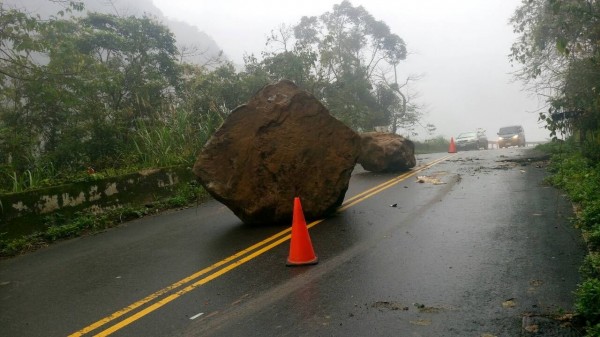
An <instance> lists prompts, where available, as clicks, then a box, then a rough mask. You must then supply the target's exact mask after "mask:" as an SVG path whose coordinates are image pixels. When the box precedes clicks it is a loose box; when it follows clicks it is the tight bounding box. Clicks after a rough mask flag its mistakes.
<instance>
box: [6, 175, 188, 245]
mask: <svg viewBox="0 0 600 337" xmlns="http://www.w3.org/2000/svg"><path fill="white" fill-rule="evenodd" d="M194 180H195V176H194V174H193V173H192V171H191V168H189V167H179V166H178V167H167V168H160V169H152V170H144V171H139V172H136V173H132V174H127V175H122V176H118V177H111V178H106V179H95V178H94V176H93V175H92V176H90V180H89V181H83V182H77V183H73V184H68V185H61V186H53V187H48V188H43V189H38V190H31V191H25V192H20V193H8V194H0V233H1V234H2V235H4V236H5V237H7V238H14V237H19V236H23V235H28V234H32V233H34V232H36V231H42V230H45V229H46V228H47V227H48V225H47V224H46V222H47V221H46V220H47V217H48V216H49V215H51V214H60V215H61V216H70V215H72V214H74V213H75V212H81V211H86V212H93V213H100V212H103V211H104V210H106V209H114V208H118V207H122V206H125V205H145V204H149V203H153V202H156V201H159V200H161V199H164V198H167V197H168V196H171V195H173V194H174V192H175V188H176V187H177V186H178V185H179V184H182V183H188V182H191V181H194Z"/></svg>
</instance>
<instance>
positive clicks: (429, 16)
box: [152, 0, 548, 141]
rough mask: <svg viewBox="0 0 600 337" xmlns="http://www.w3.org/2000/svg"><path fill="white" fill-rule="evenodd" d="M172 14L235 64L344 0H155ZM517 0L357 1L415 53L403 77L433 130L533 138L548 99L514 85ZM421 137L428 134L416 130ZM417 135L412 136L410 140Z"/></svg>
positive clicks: (540, 134)
mask: <svg viewBox="0 0 600 337" xmlns="http://www.w3.org/2000/svg"><path fill="white" fill-rule="evenodd" d="M152 1H153V3H154V4H155V5H156V6H157V7H158V8H159V9H160V10H161V11H162V12H163V13H164V15H166V16H167V17H170V18H175V19H178V20H182V21H185V22H187V23H189V24H192V25H194V26H196V27H198V29H200V30H201V31H203V32H205V33H207V34H208V35H209V36H211V37H212V38H213V39H214V40H215V41H216V43H217V44H218V45H219V46H220V47H221V48H222V49H223V50H224V52H225V54H226V55H227V56H228V57H229V58H230V59H231V60H232V61H234V62H236V63H239V64H242V63H243V56H244V54H246V53H247V54H252V53H254V54H255V55H257V56H258V55H260V52H261V51H263V50H265V41H266V36H267V34H268V33H269V32H270V31H271V30H273V29H275V28H277V27H278V26H279V25H280V24H282V23H285V24H287V25H293V24H296V23H298V22H299V20H300V18H301V17H302V16H313V15H319V14H322V13H324V12H326V11H330V10H331V9H332V8H333V5H334V4H336V3H340V2H341V0H338V1H332V0H318V1H317V0H305V1H303V2H299V1H295V2H283V1H272V0H254V1H245V0H227V1H198V0H152ZM520 2H521V1H520V0H485V1H483V0H460V1H448V0H419V1H417V0H398V1H394V2H392V1H387V0H354V1H351V3H352V4H353V5H354V6H358V5H361V6H363V7H364V8H365V9H366V10H367V11H368V12H369V13H371V14H372V15H373V16H374V17H375V18H376V19H378V20H382V21H384V22H385V23H387V24H388V26H390V28H391V30H392V32H394V33H395V34H397V35H399V36H400V37H402V38H403V39H404V41H405V42H406V44H407V47H408V50H409V52H410V55H409V56H408V58H407V60H406V61H405V62H403V63H402V65H401V67H400V70H401V71H402V73H403V74H404V75H403V76H404V77H406V76H409V75H424V76H423V78H422V79H421V80H419V81H418V82H416V83H414V84H413V85H411V90H412V91H414V92H418V93H419V98H418V102H419V103H420V104H423V105H425V111H426V116H425V121H426V122H430V123H433V124H435V125H436V127H437V130H436V132H435V135H443V136H445V137H448V138H449V137H456V136H457V135H458V133H460V132H463V131H470V130H474V129H475V128H483V129H486V130H487V135H488V138H489V139H490V140H491V139H496V132H497V131H498V129H499V128H500V127H501V126H504V125H512V124H521V125H523V127H524V128H525V132H526V136H527V139H528V140H530V141H534V140H544V139H546V138H547V137H548V132H547V131H546V130H545V129H543V128H542V127H541V125H540V124H538V121H537V116H538V110H539V109H546V108H545V107H544V102H543V100H542V101H539V100H538V98H537V97H534V96H531V95H530V94H528V93H526V92H524V91H522V84H521V83H520V82H514V78H513V76H512V74H511V73H512V72H514V71H515V70H516V68H513V67H511V64H510V62H509V59H508V54H509V53H510V47H511V45H512V43H513V41H514V40H515V38H516V35H515V34H514V33H513V30H512V27H511V26H510V25H509V22H508V21H509V18H510V17H511V16H512V14H513V12H514V10H515V9H516V8H517V6H518V5H519V4H520ZM417 131H420V132H419V133H420V135H419V136H418V137H417V138H428V137H430V136H432V135H427V134H426V133H425V130H424V129H421V130H419V129H417ZM413 138H414V137H413Z"/></svg>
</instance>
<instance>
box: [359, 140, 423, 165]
mask: <svg viewBox="0 0 600 337" xmlns="http://www.w3.org/2000/svg"><path fill="white" fill-rule="evenodd" d="M360 137H361V149H360V156H359V157H358V163H359V164H360V165H361V166H362V167H363V168H364V169H365V170H367V171H371V172H395V171H406V170H409V169H410V168H412V167H414V166H415V165H416V163H417V160H416V158H415V144H414V143H413V142H412V141H411V140H409V139H406V138H404V137H402V136H400V135H397V134H393V133H386V132H365V133H362V134H361V135H360Z"/></svg>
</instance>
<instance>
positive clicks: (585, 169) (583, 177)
mask: <svg viewBox="0 0 600 337" xmlns="http://www.w3.org/2000/svg"><path fill="white" fill-rule="evenodd" d="M538 149H540V150H544V151H547V152H549V153H551V154H552V160H551V165H550V172H551V173H552V175H551V176H550V177H549V178H548V181H549V182H550V183H552V184H554V185H555V186H557V187H560V188H561V189H563V190H565V191H566V192H567V194H568V195H569V197H570V198H571V200H573V201H575V202H576V203H577V204H578V206H579V208H580V210H579V211H578V212H577V213H576V219H575V220H576V224H577V225H578V226H579V227H580V228H581V230H582V232H583V237H584V239H585V240H586V242H587V245H588V248H589V252H590V253H589V255H588V256H587V257H586V259H585V261H584V263H583V265H582V266H581V268H580V271H581V275H582V277H583V279H584V281H583V282H582V284H580V285H579V287H578V289H577V291H576V293H575V295H576V304H575V307H576V309H577V313H578V315H580V316H581V317H582V318H583V319H584V320H585V321H586V324H587V336H597V332H598V331H599V330H598V329H599V328H600V254H599V250H600V163H599V162H598V161H594V160H592V159H590V158H589V157H587V156H584V155H583V154H582V146H581V144H580V143H578V142H575V141H573V140H572V139H569V140H567V141H565V142H563V141H554V142H551V143H549V144H545V145H543V146H539V147H538Z"/></svg>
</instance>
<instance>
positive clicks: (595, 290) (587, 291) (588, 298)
mask: <svg viewBox="0 0 600 337" xmlns="http://www.w3.org/2000/svg"><path fill="white" fill-rule="evenodd" d="M575 295H576V296H577V301H576V302H575V308H576V310H577V312H578V313H579V314H580V315H581V316H582V317H583V318H584V320H585V321H586V322H587V324H588V325H589V326H594V325H598V322H600V280H599V279H596V278H590V279H587V280H585V281H584V282H583V283H582V284H581V285H579V287H578V288H577V291H576V292H575Z"/></svg>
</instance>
